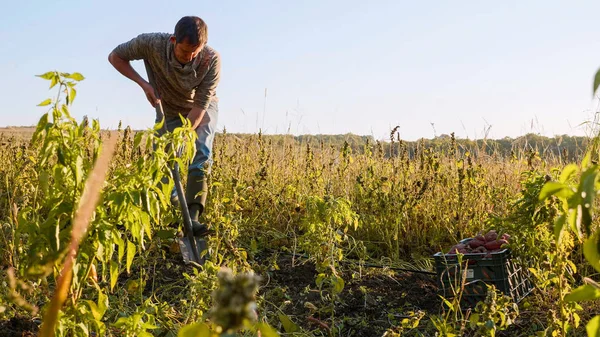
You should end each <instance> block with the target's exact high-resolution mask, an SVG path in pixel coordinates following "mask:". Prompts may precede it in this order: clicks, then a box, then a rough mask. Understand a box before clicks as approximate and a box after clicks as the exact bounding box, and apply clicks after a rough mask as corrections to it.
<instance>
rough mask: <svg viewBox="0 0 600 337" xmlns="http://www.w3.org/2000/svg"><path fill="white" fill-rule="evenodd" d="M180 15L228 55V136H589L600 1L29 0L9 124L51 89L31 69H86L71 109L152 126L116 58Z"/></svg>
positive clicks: (599, 59)
mask: <svg viewBox="0 0 600 337" xmlns="http://www.w3.org/2000/svg"><path fill="white" fill-rule="evenodd" d="M184 15H197V16H200V17H202V18H203V19H204V20H205V21H206V22H207V24H208V28H209V45H211V46H212V47H214V48H215V49H217V50H218V51H219V52H220V53H221V56H222V60H223V66H222V78H221V83H220V85H219V88H218V91H217V94H218V96H219V99H220V114H219V129H222V128H223V127H224V126H225V127H226V128H227V130H228V132H256V131H257V130H258V128H262V129H263V130H264V131H265V132H267V133H288V132H289V133H292V134H301V133H326V134H338V133H348V132H351V133H355V134H361V135H373V136H375V137H376V138H378V139H380V138H385V137H386V135H387V134H389V130H390V129H391V128H392V127H394V126H395V125H400V132H401V136H402V137H403V138H404V139H409V140H412V139H416V138H420V137H427V138H431V137H433V136H434V132H435V134H437V135H440V134H443V133H450V132H453V131H454V132H455V133H456V135H457V136H458V137H461V138H466V137H469V138H480V137H482V136H483V134H484V129H485V128H486V127H489V126H491V129H490V133H489V136H491V137H494V138H501V137H504V136H511V137H515V136H519V135H523V134H525V133H528V132H535V133H540V134H542V135H546V136H553V135H555V134H565V133H566V134H584V132H585V130H584V129H583V128H582V127H578V125H579V124H580V123H582V122H584V121H586V120H589V119H590V118H591V116H592V112H593V111H595V110H596V104H597V102H596V101H594V100H592V93H591V87H592V79H593V75H594V73H595V71H596V70H597V69H598V67H600V43H599V41H598V37H599V35H598V21H599V19H600V2H599V1H371V2H367V1H349V0H344V1H324V0H321V1H316V0H315V1H218V2H216V1H210V2H209V1H164V0H162V1H155V0H148V1H60V0H57V1H39V0H35V1H5V2H3V3H2V5H0V40H1V41H2V49H1V52H0V74H1V79H2V80H1V81H0V98H1V99H2V109H0V126H10V125H32V124H35V123H36V122H37V120H38V119H39V117H40V116H41V115H42V114H43V113H44V112H45V110H44V108H41V107H36V104H37V103H39V102H40V101H42V100H44V99H46V98H48V97H50V96H51V92H49V91H48V89H47V88H48V83H47V82H46V81H44V80H42V79H40V78H37V77H35V76H34V75H36V74H41V73H44V72H46V71H49V70H59V71H63V72H75V71H77V72H80V73H82V74H83V75H84V76H85V77H86V79H85V81H83V82H81V84H80V85H79V91H78V96H77V100H76V102H75V104H74V107H73V115H74V117H76V118H78V119H80V118H81V117H82V116H84V115H88V116H90V117H92V118H99V120H100V124H101V126H102V127H105V128H116V126H117V125H118V122H119V120H122V121H123V123H124V125H131V126H132V127H133V128H138V129H139V128H148V127H151V126H152V123H153V116H154V110H153V109H152V107H151V106H150V105H149V104H148V103H147V101H146V99H145V97H144V95H143V92H142V90H141V89H139V87H137V85H135V84H134V83H133V82H131V81H129V80H128V79H126V78H124V77H122V76H121V75H120V74H119V73H118V72H117V71H116V70H114V69H113V68H112V66H111V65H110V64H109V63H108V61H107V56H108V54H109V53H110V51H111V50H112V49H113V48H114V47H115V46H116V45H117V44H119V43H121V42H124V41H127V40H129V39H131V38H133V37H135V36H136V35H138V34H140V33H144V32H172V31H173V28H174V26H175V23H176V22H177V20H178V19H179V18H180V17H181V16H184ZM135 68H136V69H138V70H143V65H142V64H141V63H140V62H137V63H136V64H135ZM265 88H266V89H267V97H266V102H265ZM265 103H266V104H265ZM263 112H264V113H263ZM432 123H433V126H432ZM434 130H435V131H434Z"/></svg>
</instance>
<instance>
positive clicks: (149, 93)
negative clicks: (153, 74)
mask: <svg viewBox="0 0 600 337" xmlns="http://www.w3.org/2000/svg"><path fill="white" fill-rule="evenodd" d="M140 87H142V90H144V94H145V95H146V98H147V99H148V102H150V105H152V106H153V107H155V106H156V104H158V102H159V101H160V100H159V99H158V98H156V94H155V92H154V88H153V87H152V85H151V84H150V83H148V82H146V81H144V82H142V83H141V84H140Z"/></svg>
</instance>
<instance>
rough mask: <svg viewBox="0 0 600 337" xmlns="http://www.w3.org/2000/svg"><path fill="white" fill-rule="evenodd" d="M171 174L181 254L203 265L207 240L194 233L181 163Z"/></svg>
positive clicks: (150, 78) (159, 109) (159, 107)
mask: <svg viewBox="0 0 600 337" xmlns="http://www.w3.org/2000/svg"><path fill="white" fill-rule="evenodd" d="M144 65H145V66H146V74H147V75H148V82H149V83H150V85H152V87H153V88H154V94H155V95H156V98H159V95H158V90H157V88H156V85H155V82H154V76H153V73H152V69H151V68H150V65H149V64H148V62H146V61H144ZM155 108H156V117H157V120H163V125H162V128H161V131H162V132H163V133H166V132H167V123H166V122H165V121H164V116H165V114H164V112H163V108H162V103H160V102H159V103H158V104H156V106H155ZM171 173H172V175H173V180H174V181H175V189H176V190H177V197H178V198H179V204H180V205H181V214H182V215H183V224H184V229H185V231H184V232H185V236H184V237H182V238H178V241H179V248H180V250H181V254H182V255H183V261H184V262H185V264H190V263H191V264H196V265H203V264H204V262H205V260H206V255H207V254H204V255H201V253H202V252H205V251H206V253H208V251H207V245H206V240H204V239H202V238H200V237H196V236H194V231H193V230H192V219H191V217H190V211H189V209H188V208H187V201H186V200H185V194H184V193H183V185H182V184H181V177H180V175H179V163H177V162H175V165H174V167H173V168H172V169H171Z"/></svg>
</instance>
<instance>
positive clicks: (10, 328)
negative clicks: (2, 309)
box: [0, 316, 38, 337]
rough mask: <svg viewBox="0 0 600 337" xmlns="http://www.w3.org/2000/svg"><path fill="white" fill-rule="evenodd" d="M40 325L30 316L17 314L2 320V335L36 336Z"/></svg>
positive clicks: (0, 334) (15, 336)
mask: <svg viewBox="0 0 600 337" xmlns="http://www.w3.org/2000/svg"><path fill="white" fill-rule="evenodd" d="M37 331H38V326H37V324H36V323H35V322H33V321H32V320H31V319H30V318H25V317H18V316H15V317H13V318H11V319H9V320H6V321H2V322H0V337H29V336H35V335H36V333H37Z"/></svg>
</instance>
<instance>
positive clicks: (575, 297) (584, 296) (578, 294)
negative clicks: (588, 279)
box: [565, 284, 600, 302]
mask: <svg viewBox="0 0 600 337" xmlns="http://www.w3.org/2000/svg"><path fill="white" fill-rule="evenodd" d="M598 298H600V289H598V288H596V287H594V286H592V285H589V284H584V285H582V286H581V287H579V288H577V289H575V290H573V291H571V293H570V294H567V295H566V296H565V301H567V302H581V301H590V300H595V299H598Z"/></svg>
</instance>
